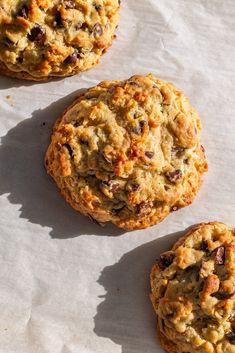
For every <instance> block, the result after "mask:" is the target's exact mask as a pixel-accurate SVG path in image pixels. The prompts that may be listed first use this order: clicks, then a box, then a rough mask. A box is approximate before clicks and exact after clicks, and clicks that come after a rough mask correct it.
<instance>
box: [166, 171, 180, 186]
mask: <svg viewBox="0 0 235 353" xmlns="http://www.w3.org/2000/svg"><path fill="white" fill-rule="evenodd" d="M165 176H166V178H167V179H168V180H169V181H170V182H171V183H176V182H177V181H178V180H179V179H181V178H182V172H181V170H180V169H176V170H175V171H174V172H167V173H166V174H165Z"/></svg>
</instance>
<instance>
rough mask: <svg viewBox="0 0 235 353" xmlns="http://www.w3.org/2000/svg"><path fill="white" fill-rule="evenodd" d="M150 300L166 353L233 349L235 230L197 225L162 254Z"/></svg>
mask: <svg viewBox="0 0 235 353" xmlns="http://www.w3.org/2000/svg"><path fill="white" fill-rule="evenodd" d="M151 289H152V292H151V300H152V303H153V307H154V309H155V312H156V314H157V318H158V334H159V338H160V343H161V345H162V347H163V348H164V349H165V350H166V351H167V352H169V353H189V352H190V353H199V352H200V353H234V352H235V229H234V228H233V229H232V228H230V227H228V226H227V225H225V224H223V223H219V222H212V223H208V224H200V225H198V226H197V227H195V228H193V229H191V230H190V232H189V233H188V234H186V236H185V237H183V238H181V239H180V240H179V241H178V242H177V243H176V244H175V245H174V246H173V248H172V250H170V251H167V252H165V253H163V254H162V255H161V256H160V258H159V259H158V261H157V263H156V264H155V265H154V266H153V268H152V272H151Z"/></svg>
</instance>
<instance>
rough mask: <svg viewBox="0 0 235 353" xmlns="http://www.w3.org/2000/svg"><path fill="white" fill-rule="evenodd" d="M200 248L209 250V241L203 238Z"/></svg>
mask: <svg viewBox="0 0 235 353" xmlns="http://www.w3.org/2000/svg"><path fill="white" fill-rule="evenodd" d="M200 250H202V251H208V243H207V241H206V240H202V242H201V245H200Z"/></svg>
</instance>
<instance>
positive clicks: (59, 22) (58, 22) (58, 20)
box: [55, 11, 63, 27]
mask: <svg viewBox="0 0 235 353" xmlns="http://www.w3.org/2000/svg"><path fill="white" fill-rule="evenodd" d="M55 22H56V26H57V27H63V20H62V17H61V13H60V12H59V11H57V12H56V14H55Z"/></svg>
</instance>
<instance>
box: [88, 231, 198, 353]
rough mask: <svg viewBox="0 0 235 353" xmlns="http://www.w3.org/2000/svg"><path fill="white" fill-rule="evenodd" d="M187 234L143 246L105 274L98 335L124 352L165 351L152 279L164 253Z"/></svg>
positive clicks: (161, 239)
mask: <svg viewBox="0 0 235 353" xmlns="http://www.w3.org/2000/svg"><path fill="white" fill-rule="evenodd" d="M190 228H191V227H190ZM187 230H188V229H187ZM187 230H186V231H187ZM186 231H183V232H177V233H172V234H169V235H166V236H164V237H161V238H158V239H156V240H154V241H151V242H149V243H146V244H144V245H141V246H139V247H137V248H136V249H134V250H132V251H130V252H128V253H127V254H125V255H124V256H123V257H122V258H121V259H120V261H119V262H118V263H116V264H114V265H112V266H108V267H105V268H104V270H103V271H102V273H101V276H100V278H99V279H98V283H99V284H100V285H101V286H103V287H104V289H105V291H106V294H105V295H103V296H100V298H102V299H103V298H104V301H103V302H101V304H99V306H98V308H97V314H96V316H95V317H94V324H95V327H94V332H95V333H96V334H97V336H100V337H106V338H109V339H111V340H112V341H113V342H115V343H116V344H118V345H120V346H121V348H122V349H121V352H122V353H133V352H135V353H143V352H148V353H156V352H159V353H160V351H161V352H163V350H161V348H160V345H159V342H158V339H157V333H156V315H155V313H154V311H153V308H152V305H151V303H150V299H149V293H150V284H149V276H150V271H151V267H152V265H153V264H154V262H155V261H156V259H157V258H159V256H160V254H161V253H162V252H164V251H166V250H169V249H170V248H171V246H172V245H173V244H174V243H175V242H176V240H178V239H179V237H181V236H182V235H184V234H185V232H186Z"/></svg>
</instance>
